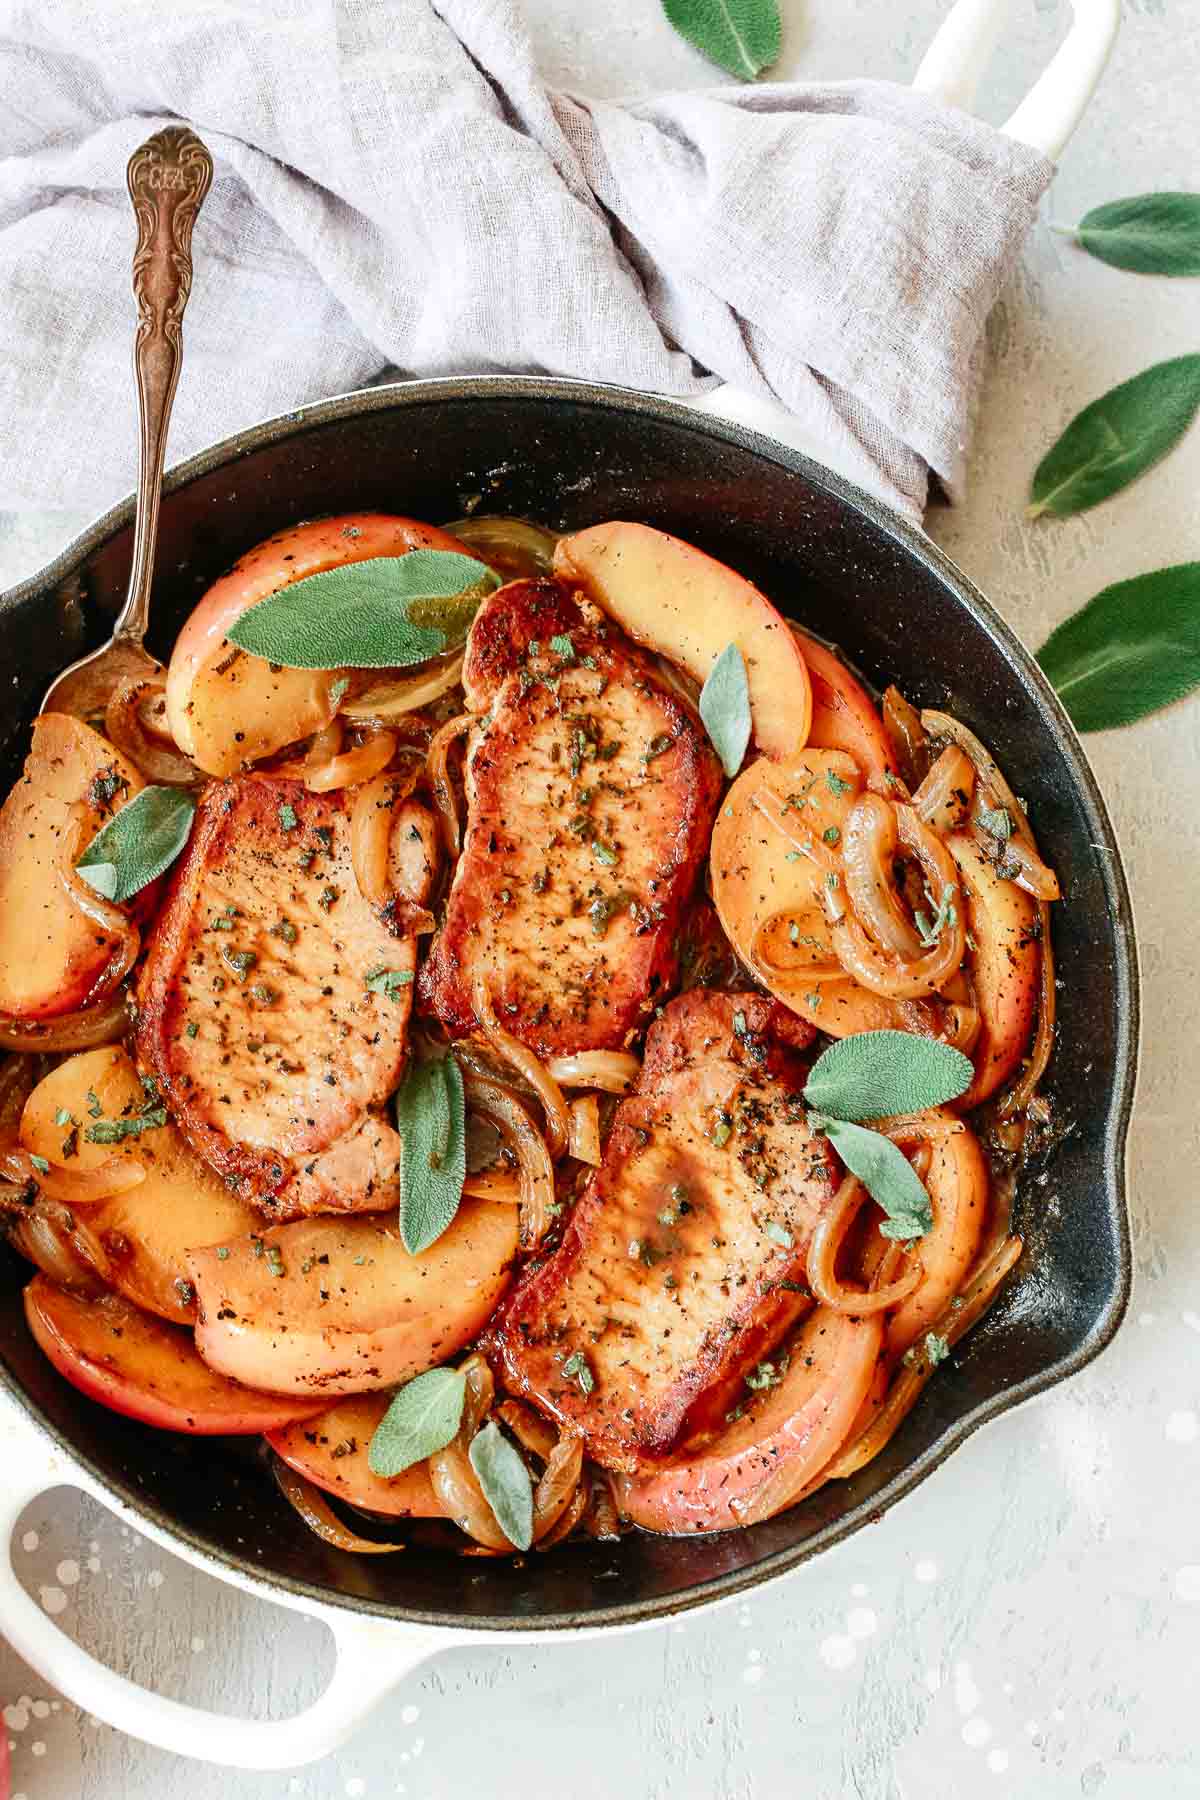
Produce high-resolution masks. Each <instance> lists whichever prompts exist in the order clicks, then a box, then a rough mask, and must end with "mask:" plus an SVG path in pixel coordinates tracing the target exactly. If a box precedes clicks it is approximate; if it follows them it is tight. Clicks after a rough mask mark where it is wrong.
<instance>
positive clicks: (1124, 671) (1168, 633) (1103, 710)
mask: <svg viewBox="0 0 1200 1800" xmlns="http://www.w3.org/2000/svg"><path fill="white" fill-rule="evenodd" d="M1037 659H1038V662H1039V663H1040V664H1041V665H1042V668H1043V670H1044V671H1045V674H1046V676H1047V678H1048V679H1049V680H1050V682H1051V683H1052V684H1053V686H1054V688H1055V690H1056V692H1057V694H1058V697H1059V699H1060V700H1061V701H1062V703H1063V705H1064V706H1065V707H1066V709H1067V711H1068V713H1070V715H1071V719H1072V722H1073V723H1074V725H1075V727H1076V729H1077V730H1079V731H1108V730H1109V729H1111V727H1113V726H1114V725H1132V724H1133V723H1134V721H1135V720H1137V719H1144V718H1145V717H1146V715H1147V714H1148V713H1152V712H1157V711H1158V709H1159V708H1160V707H1162V706H1169V705H1170V704H1171V702H1172V701H1173V700H1182V698H1183V696H1184V695H1185V694H1190V693H1191V692H1192V691H1193V689H1195V688H1196V687H1200V562H1190V563H1175V564H1173V565H1172V566H1171V567H1170V568H1167V569H1155V570H1153V571H1152V572H1151V573H1150V574H1148V575H1135V576H1133V578H1132V579H1131V580H1129V581H1118V582H1115V583H1114V584H1113V586H1112V587H1106V588H1103V589H1102V590H1101V592H1100V593H1098V594H1097V595H1095V597H1094V598H1093V599H1091V600H1089V601H1088V603H1087V605H1086V606H1084V607H1081V608H1080V610H1079V611H1078V612H1077V613H1073V614H1072V615H1071V617H1070V618H1069V619H1066V620H1064V622H1063V623H1062V624H1061V625H1060V626H1058V628H1057V629H1056V630H1054V631H1052V632H1051V633H1050V636H1049V637H1048V638H1047V639H1046V642H1045V643H1044V644H1043V645H1042V647H1041V649H1040V650H1039V651H1038V653H1037Z"/></svg>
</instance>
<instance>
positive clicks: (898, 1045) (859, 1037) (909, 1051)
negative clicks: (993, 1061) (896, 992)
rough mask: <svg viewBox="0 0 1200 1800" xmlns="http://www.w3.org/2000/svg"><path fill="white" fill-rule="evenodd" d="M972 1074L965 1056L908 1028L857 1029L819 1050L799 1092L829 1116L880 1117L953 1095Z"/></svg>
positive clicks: (964, 1086)
mask: <svg viewBox="0 0 1200 1800" xmlns="http://www.w3.org/2000/svg"><path fill="white" fill-rule="evenodd" d="M974 1077H975V1069H974V1065H973V1064H972V1062H971V1059H970V1057H969V1056H964V1055H963V1053H962V1051H961V1050H953V1049H951V1047H950V1045H949V1044H938V1043H935V1042H934V1040H933V1039H932V1038H923V1037H916V1036H915V1035H914V1034H913V1033H912V1032H911V1031H861V1032H858V1033H856V1034H855V1035H854V1036H853V1037H846V1038H841V1039H839V1041H838V1042H837V1043H835V1044H830V1046H829V1048H828V1049H827V1050H823V1051H822V1053H821V1055H820V1056H818V1058H817V1060H816V1062H815V1063H814V1064H813V1066H812V1069H811V1071H810V1073H809V1077H808V1081H807V1083H806V1085H805V1089H804V1098H805V1100H806V1102H807V1103H808V1105H809V1106H811V1107H813V1108H814V1109H815V1110H816V1111H817V1112H819V1113H827V1114H829V1116H830V1117H831V1118H834V1119H884V1118H890V1117H891V1116H892V1115H893V1114H895V1113H913V1112H924V1111H925V1110H926V1109H927V1108H928V1107H930V1106H941V1105H942V1104H943V1103H944V1102H945V1101H947V1100H957V1099H958V1096H959V1095H960V1094H965V1093H966V1091H967V1089H968V1088H969V1087H970V1085H971V1082H972V1081H973V1080H974Z"/></svg>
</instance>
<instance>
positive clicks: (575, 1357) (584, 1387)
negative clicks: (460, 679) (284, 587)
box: [551, 640, 596, 1394]
mask: <svg viewBox="0 0 1200 1800" xmlns="http://www.w3.org/2000/svg"><path fill="white" fill-rule="evenodd" d="M551 641H552V642H553V640H551ZM562 1372H563V1374H564V1375H565V1376H566V1378H567V1380H568V1381H574V1382H577V1383H578V1384H579V1391H580V1393H581V1394H590V1393H591V1391H592V1389H593V1388H594V1387H595V1385H596V1377H595V1376H594V1375H593V1374H592V1367H591V1364H590V1363H589V1362H588V1359H587V1357H586V1356H585V1355H584V1354H583V1351H582V1350H572V1352H571V1354H570V1356H568V1358H567V1360H566V1362H565V1363H564V1364H563V1366H562Z"/></svg>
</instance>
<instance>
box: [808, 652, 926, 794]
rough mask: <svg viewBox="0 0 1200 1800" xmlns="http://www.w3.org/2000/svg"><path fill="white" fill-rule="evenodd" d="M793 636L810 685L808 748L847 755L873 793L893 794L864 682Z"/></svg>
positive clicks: (887, 755) (892, 768) (890, 769)
mask: <svg viewBox="0 0 1200 1800" xmlns="http://www.w3.org/2000/svg"><path fill="white" fill-rule="evenodd" d="M792 630H793V631H794V632H795V634H796V639H797V641H798V643H799V645H800V649H801V651H802V653H803V656H804V660H805V662H806V663H807V665H808V677H809V680H810V682H811V683H812V725H811V727H810V729H809V734H808V741H809V743H810V744H812V745H814V746H816V747H818V748H820V749H823V750H846V751H848V752H849V754H850V755H851V756H853V757H854V759H855V761H856V762H857V763H858V764H859V766H860V768H861V769H862V771H863V774H864V775H865V776H866V778H867V782H868V785H869V786H870V787H872V788H874V789H875V790H876V791H877V792H879V793H882V794H888V793H890V792H891V791H892V790H891V788H890V784H889V783H888V780H887V777H888V776H889V775H891V776H898V775H899V773H900V771H899V769H898V768H897V766H896V759H895V756H894V755H893V753H892V746H891V744H890V743H889V741H888V735H887V732H886V731H885V730H884V729H883V720H882V719H881V718H880V716H879V710H878V708H877V707H876V705H875V702H874V701H873V700H872V698H871V696H870V694H868V692H867V690H866V688H865V687H864V686H863V684H862V682H861V681H859V679H858V677H857V676H856V675H853V674H851V672H850V670H849V669H848V668H847V667H846V665H845V663H844V662H842V661H840V660H839V658H838V657H836V656H835V655H834V654H833V651H832V650H829V649H827V648H826V646H825V645H824V644H822V643H819V642H818V640H817V639H816V638H814V637H810V636H809V634H808V633H807V631H803V630H801V628H800V626H799V625H793V626H792Z"/></svg>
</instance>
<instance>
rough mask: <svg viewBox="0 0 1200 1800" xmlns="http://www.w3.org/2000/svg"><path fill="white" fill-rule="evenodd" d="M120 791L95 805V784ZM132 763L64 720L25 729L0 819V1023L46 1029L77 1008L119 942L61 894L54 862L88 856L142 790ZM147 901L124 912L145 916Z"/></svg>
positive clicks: (139, 898) (51, 717)
mask: <svg viewBox="0 0 1200 1800" xmlns="http://www.w3.org/2000/svg"><path fill="white" fill-rule="evenodd" d="M109 774H112V775H115V776H116V777H117V779H118V780H119V781H120V782H121V783H122V786H121V787H120V789H119V790H118V792H117V793H116V794H115V795H114V797H113V799H112V800H111V801H106V800H103V799H102V798H99V797H96V795H95V789H94V787H93V783H94V782H95V781H96V778H97V777H98V776H101V775H104V776H107V775H109ZM145 785H146V784H145V782H144V781H143V780H142V778H141V776H140V775H139V774H138V772H137V770H136V769H135V768H134V766H133V764H132V763H131V762H128V761H126V759H125V757H123V756H122V755H121V753H120V752H119V751H118V750H116V749H115V748H114V747H113V745H112V744H110V743H109V742H108V741H107V739H106V738H102V737H101V736H100V734H99V732H96V731H93V730H92V728H91V726H90V725H85V724H84V722H83V720H82V719H76V718H72V717H71V716H70V715H69V714H66V713H42V715H41V716H40V718H37V719H35V720H34V725H33V743H32V746H31V748H30V752H29V755H28V757H27V758H26V762H25V768H24V771H23V772H22V775H21V777H20V779H19V780H18V781H17V783H16V785H15V786H14V787H13V789H12V791H11V792H10V793H9V795H8V798H7V799H6V800H5V802H4V806H3V809H2V810H0V1013H7V1014H8V1015H9V1016H10V1017H11V1018H17V1019H30V1020H33V1019H53V1018H57V1017H59V1016H61V1015H62V1014H63V1013H69V1012H74V1011H75V1010H76V1009H77V1008H78V1007H81V1006H85V1005H86V1004H87V1002H88V999H89V996H90V995H91V994H92V992H93V990H94V989H95V988H96V986H97V983H98V982H99V981H100V979H101V977H102V976H103V975H104V973H105V971H106V970H108V969H109V968H110V966H111V963H112V959H113V956H114V954H115V953H116V952H117V950H118V949H119V948H120V947H121V944H122V941H123V940H122V938H121V937H119V936H117V935H114V934H113V933H112V932H111V931H109V930H108V928H107V927H106V926H101V925H98V924H97V923H96V922H95V920H93V919H90V918H88V916H87V915H86V913H85V912H84V911H83V910H82V908H81V906H79V905H78V904H77V903H76V901H75V900H74V899H73V898H72V897H71V896H70V895H69V894H68V893H67V892H65V890H64V889H63V887H62V885H61V882H60V879H59V874H58V870H59V868H60V867H61V862H62V857H63V855H64V854H65V853H66V851H67V850H68V849H71V848H72V847H73V846H75V845H76V844H77V846H78V853H79V854H82V852H83V851H84V850H85V849H86V848H87V846H88V844H89V843H90V842H91V841H92V839H93V838H94V837H95V835H96V833H97V832H98V831H99V830H100V828H101V827H102V826H103V825H105V824H107V822H108V820H109V819H110V818H111V817H112V814H113V812H115V811H119V809H120V808H121V807H122V806H123V805H125V803H126V802H127V801H129V800H132V799H133V796H134V795H135V794H136V793H138V792H139V791H140V789H142V788H143V787H145ZM150 899H151V895H150V891H149V890H144V891H143V893H142V894H139V895H136V896H135V898H134V900H133V901H132V902H131V903H130V905H129V907H128V908H127V909H126V910H127V911H128V912H129V913H130V916H131V917H135V918H139V917H141V916H143V915H144V913H145V911H146V908H147V905H148V903H149V901H150Z"/></svg>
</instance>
